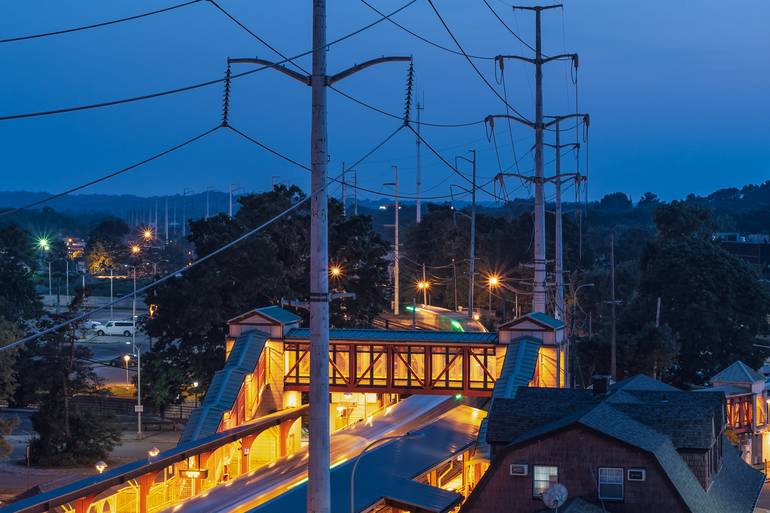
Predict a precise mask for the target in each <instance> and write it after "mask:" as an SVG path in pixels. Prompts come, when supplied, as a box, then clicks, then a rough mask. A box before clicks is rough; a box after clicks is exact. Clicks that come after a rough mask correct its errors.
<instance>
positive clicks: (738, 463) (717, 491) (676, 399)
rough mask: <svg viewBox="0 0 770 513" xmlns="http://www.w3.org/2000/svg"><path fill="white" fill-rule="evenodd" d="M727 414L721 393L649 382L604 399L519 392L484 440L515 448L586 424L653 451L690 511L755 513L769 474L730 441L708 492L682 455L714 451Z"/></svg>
mask: <svg viewBox="0 0 770 513" xmlns="http://www.w3.org/2000/svg"><path fill="white" fill-rule="evenodd" d="M645 383H646V384H647V386H646V387H645V386H643V385H644V384H645ZM644 388H648V389H647V390H645V389H644ZM723 411H724V396H723V395H722V394H721V393H715V392H712V393H695V392H685V391H679V390H676V389H673V390H669V389H667V387H660V386H659V385H657V384H654V383H652V382H651V381H649V380H639V379H634V380H632V381H628V380H627V381H626V382H625V383H623V382H621V383H618V384H617V385H615V386H613V387H612V388H611V389H610V392H609V393H608V394H606V395H601V396H596V395H594V394H593V392H592V391H588V390H576V389H553V388H549V389H545V388H521V389H519V391H518V392H517V393H516V396H515V399H498V400H496V401H495V402H494V404H493V405H492V408H491V410H490V414H489V417H488V419H489V426H488V430H487V441H488V442H489V443H493V444H499V445H507V446H508V447H513V446H518V445H521V444H525V443H528V442H530V441H533V440H536V439H538V438H541V437H543V436H547V435H550V434H552V433H554V432H555V431H558V430H560V429H564V428H567V427H570V426H573V425H581V426H584V427H586V428H589V429H591V430H593V431H596V432H599V433H602V434H604V435H606V436H608V437H611V438H613V439H615V440H618V441H621V442H623V443H626V444H629V445H632V446H634V447H638V448H640V449H642V450H644V451H646V452H648V453H650V454H651V455H652V456H653V457H655V459H656V460H657V461H658V463H659V464H660V466H661V469H662V470H663V472H664V473H665V474H666V476H667V477H668V478H669V480H670V481H671V483H672V484H673V486H674V488H675V489H676V491H677V492H678V493H679V495H680V497H681V498H682V500H683V501H684V503H685V504H686V505H687V507H688V508H689V509H690V511H692V512H694V513H731V512H735V513H750V512H751V511H752V510H753V507H754V503H755V501H756V499H757V497H758V494H759V491H760V490H761V487H762V484H763V483H764V475H763V474H762V473H760V472H758V471H756V470H754V469H753V468H751V467H750V466H749V465H746V464H745V463H743V461H742V460H741V459H740V457H739V455H738V454H737V452H736V451H734V450H733V448H732V446H731V445H730V444H729V442H728V441H727V440H726V439H723V443H724V447H725V450H724V451H725V454H724V456H723V466H722V469H721V470H720V472H719V473H718V474H717V476H716V477H715V480H714V482H713V483H712V485H711V487H710V488H709V489H708V491H706V490H704V488H703V486H702V485H701V484H700V482H699V481H698V479H697V478H696V477H695V475H694V474H693V472H692V470H691V469H690V467H689V466H688V465H687V463H686V462H685V460H684V459H683V458H682V456H681V455H680V453H679V451H680V450H706V449H708V448H710V447H712V445H713V444H714V442H715V441H716V437H718V436H722V435H721V431H722V426H723V424H724V418H723V415H724V414H723ZM503 450H505V449H503ZM493 464H494V462H493ZM477 490H478V493H482V491H481V490H479V489H478V488H477Z"/></svg>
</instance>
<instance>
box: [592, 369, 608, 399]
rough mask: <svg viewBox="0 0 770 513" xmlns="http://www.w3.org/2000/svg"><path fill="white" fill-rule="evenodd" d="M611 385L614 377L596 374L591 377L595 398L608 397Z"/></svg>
mask: <svg viewBox="0 0 770 513" xmlns="http://www.w3.org/2000/svg"><path fill="white" fill-rule="evenodd" d="M611 384H612V376H610V375H608V374H594V375H593V376H591V385H592V387H593V391H594V395H595V396H600V395H607V392H609V390H610V385H611Z"/></svg>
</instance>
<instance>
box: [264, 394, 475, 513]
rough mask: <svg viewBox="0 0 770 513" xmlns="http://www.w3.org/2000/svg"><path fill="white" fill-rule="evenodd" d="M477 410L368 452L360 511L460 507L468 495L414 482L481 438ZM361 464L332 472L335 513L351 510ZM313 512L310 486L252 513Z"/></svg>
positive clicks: (462, 410)
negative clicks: (380, 507) (353, 474)
mask: <svg viewBox="0 0 770 513" xmlns="http://www.w3.org/2000/svg"><path fill="white" fill-rule="evenodd" d="M477 414H478V413H476V414H475V415H474V409H473V408H471V407H469V406H459V407H457V408H454V409H453V410H451V411H450V412H448V413H446V414H445V415H443V416H441V417H440V418H438V419H437V420H436V421H435V422H433V423H431V424H429V425H427V426H426V427H424V428H421V429H419V430H417V431H415V434H417V435H418V436H417V437H414V438H405V439H401V440H395V441H391V442H388V443H385V444H383V445H382V446H379V447H377V448H375V449H372V450H370V451H367V453H366V455H365V456H364V457H363V458H362V459H361V460H360V462H359V464H358V467H357V469H356V477H355V510H356V511H357V512H359V511H365V510H367V509H368V508H370V507H372V506H373V505H375V504H377V503H379V502H380V501H382V500H384V501H385V502H386V504H391V505H393V506H395V507H400V508H402V509H409V510H418V511H426V512H435V513H443V512H446V511H449V510H450V509H452V508H453V507H454V506H455V505H457V504H458V503H459V502H460V500H461V499H462V496H461V495H460V494H458V493H455V492H449V491H446V490H442V489H440V488H435V487H432V486H428V485H425V484H421V483H418V482H415V481H413V479H415V478H418V477H420V476H421V475H423V474H424V473H425V472H427V471H429V470H431V469H432V468H434V467H436V466H438V465H440V464H441V463H443V462H445V461H447V460H449V459H451V458H452V457H453V456H454V455H456V454H458V453H460V452H462V451H463V450H465V449H466V448H468V447H470V446H471V445H472V444H473V443H474V441H475V440H476V432H477V430H478V422H477V420H476V415H477ZM354 461H355V460H350V461H347V462H345V463H344V464H342V465H338V466H335V467H334V468H332V470H331V498H332V503H331V506H332V511H334V512H348V511H350V472H351V470H352V467H353V464H354ZM306 508H307V483H303V484H301V485H299V486H296V487H294V488H291V489H290V490H289V491H287V492H286V493H283V494H281V495H280V496H278V497H276V498H275V499H272V500H270V501H268V502H266V503H265V504H262V505H260V506H257V507H256V508H254V509H251V510H249V513H290V512H291V513H293V512H297V513H300V512H304V511H306Z"/></svg>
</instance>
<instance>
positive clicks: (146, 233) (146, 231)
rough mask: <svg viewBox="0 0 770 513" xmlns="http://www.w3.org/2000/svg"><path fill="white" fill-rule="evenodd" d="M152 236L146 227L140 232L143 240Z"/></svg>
mask: <svg viewBox="0 0 770 513" xmlns="http://www.w3.org/2000/svg"><path fill="white" fill-rule="evenodd" d="M152 236H153V233H152V230H150V229H149V228H146V229H145V230H144V231H143V232H142V237H144V240H152Z"/></svg>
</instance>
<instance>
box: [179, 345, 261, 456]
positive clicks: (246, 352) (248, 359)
mask: <svg viewBox="0 0 770 513" xmlns="http://www.w3.org/2000/svg"><path fill="white" fill-rule="evenodd" d="M267 338H268V336H267V335H266V334H264V333H262V332H261V331H257V330H252V331H247V332H245V333H242V334H241V336H239V337H238V338H237V339H235V343H234V344H233V348H232V350H231V351H230V356H229V357H228V358H227V362H226V363H225V366H224V368H223V369H221V370H218V371H217V372H216V373H214V378H213V379H212V380H211V384H210V385H209V388H208V390H207V391H206V397H205V398H204V399H203V402H202V403H201V405H200V407H199V408H196V409H195V410H193V412H192V414H191V415H190V418H189V419H187V424H185V427H184V431H182V436H180V437H179V443H180V444H181V443H184V442H190V441H192V440H197V439H199V438H201V437H204V436H209V435H212V434H214V433H216V432H217V428H218V427H219V423H220V422H221V421H222V414H223V413H224V412H226V411H228V410H230V409H232V407H233V405H234V404H235V400H236V399H237V398H238V392H240V390H241V385H242V384H243V379H244V378H245V377H246V375H247V374H248V373H250V372H253V371H254V368H255V367H256V365H257V362H258V361H259V355H260V354H261V353H262V348H263V347H264V345H265V342H266V341H267Z"/></svg>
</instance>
